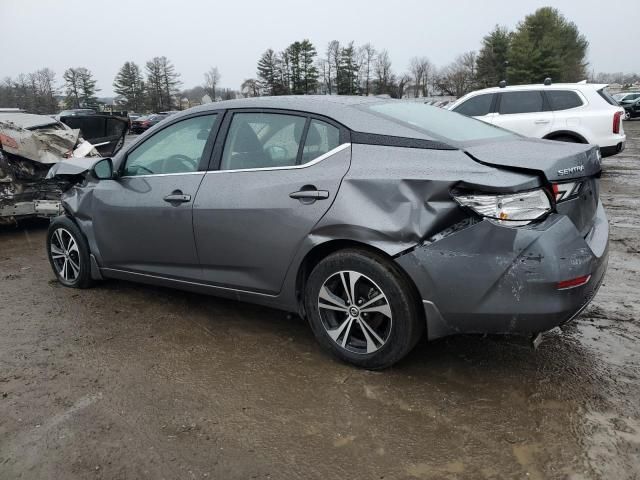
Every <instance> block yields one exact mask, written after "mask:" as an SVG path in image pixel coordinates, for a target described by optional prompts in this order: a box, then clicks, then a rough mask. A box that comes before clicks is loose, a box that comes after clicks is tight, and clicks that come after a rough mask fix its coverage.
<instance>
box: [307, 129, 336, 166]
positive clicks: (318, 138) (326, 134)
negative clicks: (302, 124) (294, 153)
mask: <svg viewBox="0 0 640 480" xmlns="http://www.w3.org/2000/svg"><path fill="white" fill-rule="evenodd" d="M338 145H340V130H338V129H337V128H336V127H334V126H333V125H329V124H328V123H325V122H321V121H320V120H312V121H311V124H309V131H308V132H307V138H306V139H305V142H304V147H303V148H302V163H307V162H310V161H311V160H314V159H316V158H318V157H319V156H321V155H324V154H325V153H327V152H328V151H330V150H333V149H334V148H336V147H337V146H338Z"/></svg>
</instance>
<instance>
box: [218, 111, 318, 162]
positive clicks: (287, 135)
mask: <svg viewBox="0 0 640 480" xmlns="http://www.w3.org/2000/svg"><path fill="white" fill-rule="evenodd" d="M305 122H306V118H304V117H299V116H295V115H282V114H277V113H236V114H234V115H233V119H232V121H231V125H230V127H229V133H227V139H226V141H225V145H224V151H223V153H222V164H221V166H220V169H221V170H241V169H247V168H273V167H290V166H293V165H295V164H296V161H297V157H298V150H299V148H300V140H301V138H302V132H303V130H304V125H305Z"/></svg>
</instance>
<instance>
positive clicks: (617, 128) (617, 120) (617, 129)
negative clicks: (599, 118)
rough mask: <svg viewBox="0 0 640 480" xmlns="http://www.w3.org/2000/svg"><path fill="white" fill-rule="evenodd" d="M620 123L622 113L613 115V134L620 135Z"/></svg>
mask: <svg viewBox="0 0 640 480" xmlns="http://www.w3.org/2000/svg"><path fill="white" fill-rule="evenodd" d="M621 122H622V112H616V113H614V114H613V133H620V123H621Z"/></svg>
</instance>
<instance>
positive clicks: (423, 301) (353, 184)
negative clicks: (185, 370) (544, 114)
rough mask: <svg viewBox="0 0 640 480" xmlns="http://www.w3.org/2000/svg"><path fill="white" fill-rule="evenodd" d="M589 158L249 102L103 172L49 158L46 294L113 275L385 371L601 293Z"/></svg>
mask: <svg viewBox="0 0 640 480" xmlns="http://www.w3.org/2000/svg"><path fill="white" fill-rule="evenodd" d="M599 175H600V154H599V151H598V149H597V147H595V146H591V145H579V144H569V143H559V142H552V141H545V140H534V139H527V138H523V137H521V136H518V135H515V134H513V133H510V132H508V131H505V130H502V129H499V128H496V127H493V126H491V125H487V124H485V123H483V122H480V121H477V120H474V119H470V118H467V117H464V116H461V115H458V114H456V113H453V112H450V111H447V110H444V109H439V108H435V107H430V106H427V105H422V104H417V103H410V102H402V101H394V100H385V99H371V98H363V97H272V98H269V97H265V98H255V99H244V100H231V101H227V102H219V103H213V104H208V105H204V106H201V107H196V108H193V109H190V110H187V111H185V112H182V113H180V114H176V115H173V116H171V117H170V118H167V119H166V120H164V121H163V122H161V123H160V124H158V125H156V126H154V127H153V128H152V129H150V130H149V131H148V132H147V133H145V134H144V135H142V136H141V137H140V138H138V139H137V140H136V141H135V142H134V143H133V144H131V145H130V146H128V147H127V148H126V149H125V150H123V151H121V152H120V153H119V154H118V155H116V156H115V157H114V158H112V159H95V158H94V159H77V160H69V161H65V162H61V163H59V164H57V165H56V166H55V167H53V168H52V170H51V171H50V172H49V176H50V177H58V178H61V179H67V180H68V181H69V184H70V185H72V186H71V187H70V188H69V190H68V191H67V192H66V193H65V194H64V196H63V206H64V215H62V216H60V217H57V218H56V219H54V220H53V221H52V222H51V225H50V228H49V235H48V239H47V252H48V255H49V260H50V262H51V266H52V267H53V271H54V272H55V274H56V276H57V278H58V280H59V281H60V282H61V283H62V284H63V285H66V286H68V287H75V288H85V287H88V286H89V285H91V284H92V283H93V282H95V281H97V280H102V279H103V278H114V279H125V280H132V281H139V282H144V283H149V284H155V285H162V286H166V287H173V288H180V289H185V290H190V291H195V292H201V293H206V294H212V295H218V296H223V297H229V298H233V299H238V300H242V301H249V302H254V303H258V304H262V305H267V306H270V307H276V308H280V309H283V310H287V311H291V312H296V313H298V314H299V315H301V316H303V317H306V318H307V319H308V321H309V323H310V325H311V328H312V330H313V332H314V334H315V336H316V337H317V339H318V341H319V342H320V344H321V345H322V346H324V347H325V348H326V349H327V350H329V351H331V352H333V353H334V354H335V355H337V356H338V357H339V358H341V359H343V360H345V361H347V362H351V363H353V364H356V365H359V366H362V367H365V368H384V367H388V366H390V365H392V364H393V363H395V362H397V361H398V360H400V359H401V358H403V357H404V356H405V355H406V354H407V353H408V352H409V351H410V350H411V349H412V348H413V347H414V346H415V345H416V343H417V342H418V340H419V339H420V338H421V337H422V335H423V334H426V335H427V337H428V338H429V339H434V338H439V337H443V336H446V335H451V334H457V333H505V334H520V335H525V336H533V335H535V334H538V333H539V332H543V331H546V330H549V329H551V328H553V327H555V326H558V325H561V324H563V323H565V322H567V321H568V320H570V319H571V318H572V317H574V316H575V315H576V314H577V313H578V312H579V311H580V310H581V309H583V308H584V307H585V306H586V305H587V304H588V302H589V301H590V300H591V299H592V298H593V296H594V295H595V293H596V291H597V289H598V287H599V286H600V283H601V281H602V279H603V276H604V273H605V270H606V265H607V252H608V248H607V247H608V225H607V219H606V217H605V213H604V210H603V208H602V204H601V202H600V200H599V198H598V177H599Z"/></svg>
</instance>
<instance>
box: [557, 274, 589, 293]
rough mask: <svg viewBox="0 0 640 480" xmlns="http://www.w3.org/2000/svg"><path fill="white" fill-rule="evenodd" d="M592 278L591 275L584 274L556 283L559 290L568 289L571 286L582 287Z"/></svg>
mask: <svg viewBox="0 0 640 480" xmlns="http://www.w3.org/2000/svg"><path fill="white" fill-rule="evenodd" d="M589 280H591V275H583V276H581V277H576V278H572V279H571V280H563V281H562V282H558V283H557V284H556V289H557V290H568V289H570V288H576V287H581V286H582V285H586V284H587V283H589Z"/></svg>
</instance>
